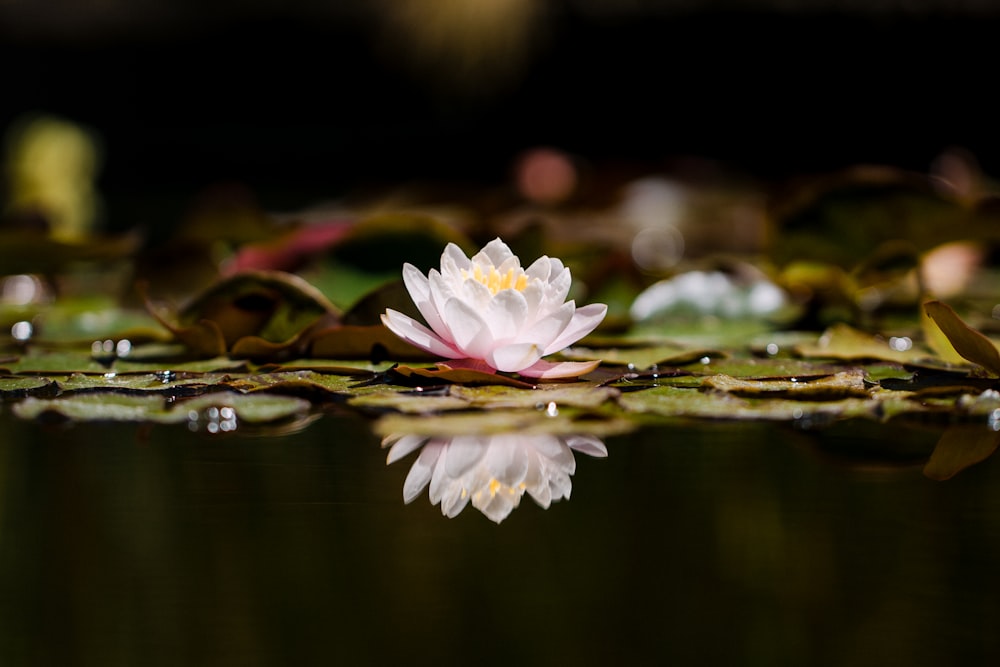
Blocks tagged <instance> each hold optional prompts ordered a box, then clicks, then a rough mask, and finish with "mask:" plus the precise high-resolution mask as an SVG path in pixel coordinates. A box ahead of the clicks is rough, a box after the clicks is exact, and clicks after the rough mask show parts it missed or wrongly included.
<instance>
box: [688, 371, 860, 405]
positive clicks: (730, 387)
mask: <svg viewBox="0 0 1000 667" xmlns="http://www.w3.org/2000/svg"><path fill="white" fill-rule="evenodd" d="M703 386H705V387H708V388H710V389H716V390H718V391H725V392H729V393H732V394H737V395H739V396H752V397H757V398H761V397H765V396H777V397H781V398H794V399H803V400H813V401H828V400H835V399H840V398H851V397H854V398H865V397H867V396H868V395H869V389H868V388H867V387H866V386H865V381H864V371H862V370H861V369H857V370H852V371H845V372H842V373H836V374H834V375H830V376H827V377H820V378H815V379H798V378H792V379H789V380H744V379H739V378H734V377H731V376H729V375H713V376H712V377H709V378H705V381H704V384H703Z"/></svg>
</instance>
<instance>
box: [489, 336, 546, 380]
mask: <svg viewBox="0 0 1000 667" xmlns="http://www.w3.org/2000/svg"><path fill="white" fill-rule="evenodd" d="M541 358H542V348H541V347H540V346H538V345H536V344H534V343H515V344H513V345H504V346H502V347H498V348H496V349H495V350H492V351H490V353H489V354H488V355H486V361H487V363H489V364H491V365H492V366H494V367H496V369H497V370H499V371H503V372H505V373H523V370H522V369H525V368H530V367H531V366H532V365H533V364H535V363H536V362H538V360H539V359H541Z"/></svg>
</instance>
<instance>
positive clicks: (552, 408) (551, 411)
mask: <svg viewBox="0 0 1000 667" xmlns="http://www.w3.org/2000/svg"><path fill="white" fill-rule="evenodd" d="M545 414H546V415H548V416H549V417H557V416H558V415H559V406H558V405H556V402H555V401H549V404H548V405H547V406H545Z"/></svg>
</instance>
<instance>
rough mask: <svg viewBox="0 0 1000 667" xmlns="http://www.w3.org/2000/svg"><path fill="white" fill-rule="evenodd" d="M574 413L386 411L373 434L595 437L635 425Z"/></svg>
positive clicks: (623, 431)
mask: <svg viewBox="0 0 1000 667" xmlns="http://www.w3.org/2000/svg"><path fill="white" fill-rule="evenodd" d="M575 416H576V415H574V414H566V413H561V414H560V415H559V416H558V417H556V418H553V417H550V416H549V415H548V414H547V413H546V412H545V411H544V410H530V411H529V410H504V409H497V410H477V411H474V412H467V411H461V410H456V411H452V412H445V413H442V414H435V415H434V417H433V418H432V419H428V418H427V415H424V414H402V413H389V414H386V415H384V416H382V417H381V418H380V419H379V420H378V421H377V422H376V423H375V433H376V434H378V435H382V436H387V435H390V434H392V433H413V434H416V435H425V436H448V435H469V434H479V435H484V434H489V433H511V432H517V433H554V434H572V433H582V432H585V433H589V434H591V435H595V436H598V437H604V436H610V435H618V434H621V433H628V432H630V431H631V430H633V429H634V428H635V424H634V423H633V422H631V421H629V420H627V419H622V418H603V419H594V418H593V417H592V415H589V414H588V415H587V419H576V418H575Z"/></svg>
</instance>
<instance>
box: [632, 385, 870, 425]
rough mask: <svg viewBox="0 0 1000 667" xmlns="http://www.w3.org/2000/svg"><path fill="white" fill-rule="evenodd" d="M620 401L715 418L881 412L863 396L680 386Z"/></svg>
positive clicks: (655, 411) (651, 411)
mask: <svg viewBox="0 0 1000 667" xmlns="http://www.w3.org/2000/svg"><path fill="white" fill-rule="evenodd" d="M619 404H620V405H621V406H622V407H623V408H624V409H625V410H627V411H628V412H632V413H643V414H647V415H658V416H662V417H687V418H697V419H714V420H767V421H802V420H819V421H828V420H835V419H846V418H848V417H867V418H873V417H875V416H876V415H877V413H878V403H877V402H876V401H872V400H867V399H862V398H847V399H842V400H838V401H806V400H802V401H800V400H790V399H785V398H756V399H749V398H744V397H742V396H738V395H736V394H733V393H728V392H721V391H708V392H706V391H699V390H697V389H687V388H678V387H656V388H653V389H648V390H646V391H638V392H633V393H625V394H622V396H621V398H620V399H619Z"/></svg>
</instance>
